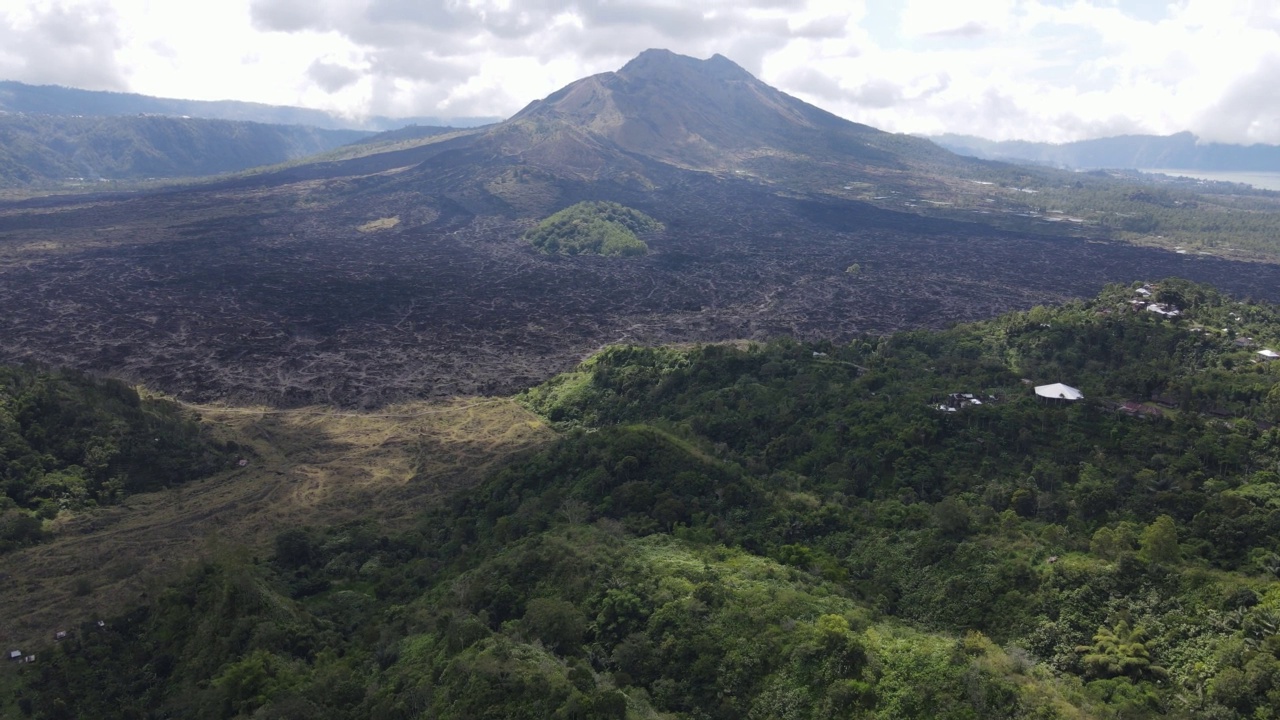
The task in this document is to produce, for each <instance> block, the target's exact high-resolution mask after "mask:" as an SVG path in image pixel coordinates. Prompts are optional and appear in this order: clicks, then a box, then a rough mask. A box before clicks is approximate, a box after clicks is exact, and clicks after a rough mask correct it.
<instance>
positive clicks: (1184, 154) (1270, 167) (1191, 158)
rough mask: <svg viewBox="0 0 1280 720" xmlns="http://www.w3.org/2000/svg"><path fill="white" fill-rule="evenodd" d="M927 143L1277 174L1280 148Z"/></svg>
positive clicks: (1000, 153) (1010, 154) (1141, 141)
mask: <svg viewBox="0 0 1280 720" xmlns="http://www.w3.org/2000/svg"><path fill="white" fill-rule="evenodd" d="M930 139H931V140H933V141H934V142H936V143H938V144H939V145H941V146H942V147H945V148H947V149H948V150H950V151H952V152H955V153H959V154H961V155H969V156H972V157H978V158H985V159H987V160H1003V161H1007V162H1030V163H1037V164H1041V165H1052V166H1054V167H1068V168H1077V169H1083V170H1094V169H1102V168H1132V169H1136V168H1168V169H1180V170H1218V171H1230V170H1235V171H1241V172H1246V171H1248V172H1280V146H1276V145H1247V146H1246V145H1226V144H1222V143H1202V142H1200V140H1199V138H1197V137H1196V136H1195V135H1193V134H1191V133H1189V132H1182V133H1178V134H1176V135H1168V136H1162V135H1120V136H1117V137H1109V138H1098V139H1096V140H1081V141H1079V142H1072V143H1063V144H1060V145H1059V144H1052V143H1035V142H1026V141H1022V140H1012V141H1005V142H996V141H993V140H985V139H983V138H979V137H973V136H971V135H937V136H934V137H932V138H930Z"/></svg>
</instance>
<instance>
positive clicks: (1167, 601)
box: [0, 280, 1280, 720]
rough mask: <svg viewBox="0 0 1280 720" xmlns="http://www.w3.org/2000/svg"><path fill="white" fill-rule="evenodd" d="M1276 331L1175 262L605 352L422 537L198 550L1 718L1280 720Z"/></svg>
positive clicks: (438, 510) (28, 685)
mask: <svg viewBox="0 0 1280 720" xmlns="http://www.w3.org/2000/svg"><path fill="white" fill-rule="evenodd" d="M1153 301H1154V302H1158V303H1160V304H1161V305H1162V306H1164V307H1166V308H1170V309H1178V310H1179V311H1180V314H1178V315H1169V314H1161V313H1156V312H1151V311H1149V310H1147V309H1146V304H1147V303H1149V302H1153ZM1278 344H1280V311H1278V310H1277V308H1276V307H1275V306H1271V305H1265V304H1257V303H1249V302H1237V301H1233V300H1231V299H1229V298H1227V297H1224V296H1222V295H1220V294H1219V293H1217V292H1216V291H1214V290H1212V289H1211V288H1207V287H1203V286H1199V285H1194V284H1191V283H1187V282H1185V281H1179V280H1166V281H1163V282H1160V283H1156V284H1153V285H1147V286H1142V287H1138V286H1136V285H1135V286H1129V287H1126V286H1118V285H1117V286H1112V287H1109V288H1107V289H1105V290H1104V291H1103V292H1102V294H1101V295H1100V296H1099V297H1098V298H1096V299H1094V300H1089V301H1084V302H1076V303H1071V304H1068V305H1065V306H1062V307H1058V308H1046V307H1037V308H1033V309H1031V310H1029V311H1027V312H1019V313H1011V314H1008V315H1005V316H1003V317H1000V318H997V319H994V320H991V321H987V322H982V323H975V324H971V325H963V326H957V327H954V328H950V329H948V330H945V331H941V332H933V331H919V332H909V333H899V334H897V335H894V336H891V337H885V338H877V337H861V338H857V339H855V340H853V341H852V342H850V343H848V344H845V345H835V344H833V343H828V342H824V343H818V344H802V343H797V342H794V341H785V340H784V341H776V342H772V343H768V344H763V345H752V346H748V347H745V348H737V347H730V346H723V345H709V346H702V347H692V348H684V349H646V348H626V347H622V348H610V349H608V350H606V351H604V352H601V353H599V354H598V355H596V356H595V357H593V358H592V359H590V360H589V361H588V362H586V363H584V364H583V365H582V366H581V367H579V368H578V369H577V370H576V371H575V372H573V373H571V374H568V375H564V376H562V377H560V378H557V379H555V380H552V381H550V382H548V383H545V384H543V385H541V386H539V387H537V388H533V389H531V390H529V391H527V392H526V393H524V394H523V395H522V396H521V400H522V402H524V403H525V404H526V405H527V406H529V407H531V408H533V409H535V410H536V411H538V412H540V413H543V414H544V415H545V416H546V417H547V418H548V419H550V420H552V421H553V422H555V423H556V425H557V426H558V427H559V428H561V429H562V430H563V434H562V436H561V439H560V441H558V442H556V443H552V444H550V445H548V446H545V447H543V448H541V449H539V450H538V451H537V452H535V453H532V454H530V455H526V456H522V457H520V458H519V459H517V460H515V461H513V462H512V464H510V465H508V466H507V467H505V468H503V469H501V470H500V471H498V472H496V473H494V474H493V475H492V476H491V477H489V478H488V479H487V480H486V481H484V482H483V483H482V484H480V485H478V486H475V487H470V488H467V489H465V490H463V491H461V492H459V493H458V494H457V495H455V496H454V497H453V498H451V499H450V500H449V501H447V502H443V503H440V504H438V505H435V506H433V507H431V508H429V509H428V510H427V512H426V513H425V514H424V515H423V516H422V518H421V519H420V520H419V522H418V523H417V524H416V526H415V527H413V528H406V529H405V530H403V531H402V532H399V533H396V534H383V533H384V532H386V531H385V530H384V529H383V528H379V527H378V526H377V525H376V524H375V523H374V522H372V521H368V522H366V523H362V524H352V525H346V526H341V527H332V528H327V529H313V528H299V527H295V528H290V529H289V530H286V531H285V532H284V533H282V534H281V535H280V536H279V537H278V538H277V539H276V543H275V548H274V553H272V555H271V557H269V558H268V557H266V556H264V555H263V554H261V553H260V554H259V555H258V557H257V559H255V560H254V561H253V562H252V563H250V562H249V561H248V560H247V559H245V558H243V557H242V558H240V559H236V558H234V557H226V558H220V559H218V560H216V561H213V562H210V563H208V564H206V565H205V566H202V567H200V568H197V569H196V570H195V571H194V572H193V573H192V574H191V575H189V576H188V577H187V578H186V579H184V580H182V581H180V582H179V583H177V584H175V585H173V586H171V587H170V588H169V589H168V590H165V591H164V592H161V593H157V594H154V595H153V596H152V599H151V600H150V605H149V606H148V607H146V608H143V609H140V610H138V611H136V612H134V613H131V614H128V615H124V616H120V617H118V618H114V619H111V620H108V621H107V622H106V623H105V624H104V626H101V627H100V626H98V625H96V623H88V624H86V625H84V626H82V627H80V628H79V629H76V630H74V631H73V632H72V633H71V636H70V637H68V638H64V639H63V640H62V641H60V642H59V643H57V644H55V645H53V646H50V647H45V648H37V650H38V653H37V654H38V656H39V657H40V661H39V663H38V664H36V665H27V664H22V665H18V664H15V665H13V666H12V667H13V668H14V671H13V672H14V677H16V678H17V679H16V680H15V681H14V682H13V683H12V685H11V687H12V689H11V690H10V691H9V692H7V693H3V692H0V716H4V717H10V716H12V717H32V718H62V717H67V716H68V715H67V711H66V707H68V706H71V704H72V703H74V707H75V708H76V709H77V711H78V712H79V714H80V715H81V716H84V717H144V716H146V717H149V716H153V715H154V716H158V715H159V714H160V713H161V712H164V713H167V714H168V716H172V717H192V718H206V717H207V718H221V717H262V718H288V717H299V718H303V717H305V718H348V717H350V718H365V717H378V718H393V719H404V720H409V719H410V718H440V719H442V720H443V719H444V718H471V717H474V718H486V717H489V718H530V719H531V720H532V719H534V718H538V719H541V718H556V717H560V718H584V719H585V718H612V719H614V720H639V719H641V718H663V719H666V718H671V719H673V720H674V719H676V718H690V719H692V718H700V719H706V720H740V719H742V718H746V719H748V720H751V719H752V718H759V719H761V720H763V719H766V718H767V719H769V720H772V719H773V718H827V717H839V718H874V719H877V720H900V719H903V718H931V719H932V718H955V719H956V720H973V719H975V718H983V719H984V720H985V719H987V718H1007V719H1009V720H1048V719H1050V718H1061V719H1063V720H1069V719H1071V720H1074V719H1083V718H1115V719H1121V718H1124V719H1133V720H1137V719H1142V718H1151V719H1152V720H1154V719H1156V718H1221V719H1223V720H1227V719H1236V718H1238V719H1241V720H1243V719H1246V718H1252V719H1255V720H1256V719H1258V718H1275V717H1276V713H1275V712H1274V710H1275V708H1277V707H1280V582H1278V581H1277V578H1280V541H1278V540H1277V538H1280V472H1277V470H1280V427H1277V425H1280V362H1269V361H1266V360H1264V359H1263V356H1260V355H1259V354H1258V351H1259V349H1262V348H1275V347H1277V345H1278ZM1051 381H1061V382H1068V383H1071V384H1072V385H1075V386H1078V387H1079V388H1081V389H1082V390H1083V392H1084V395H1085V398H1084V399H1083V400H1081V401H1079V402H1074V403H1066V402H1046V401H1044V400H1041V399H1037V397H1036V396H1035V394H1034V392H1033V390H1032V386H1034V385H1035V384H1037V383H1044V382H1051ZM968 395H972V396H973V397H972V398H968V397H967V396H968ZM969 400H979V401H980V402H979V403H973V402H970V401H969ZM962 401H963V402H962ZM948 407H951V408H954V409H953V410H947V409H946V408H948ZM1143 408H1146V410H1143ZM1154 408H1158V409H1159V410H1158V411H1156V410H1153V409H1154ZM0 682H3V676H0ZM4 689H5V688H4V686H3V685H0V690H4ZM6 697H7V698H11V699H10V700H5V699H4V698H6ZM6 703H8V704H6Z"/></svg>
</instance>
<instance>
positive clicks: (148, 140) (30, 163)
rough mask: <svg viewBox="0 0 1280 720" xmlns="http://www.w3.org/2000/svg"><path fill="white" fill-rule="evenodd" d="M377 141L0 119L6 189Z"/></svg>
mask: <svg viewBox="0 0 1280 720" xmlns="http://www.w3.org/2000/svg"><path fill="white" fill-rule="evenodd" d="M370 135H371V133H368V132H362V131H359V130H325V129H321V128H315V127H307V126H303V125H266V124H263V123H257V122H237V121H231V120H208V119H204V118H178V117H163V116H158V115H148V116H142V117H139V116H137V115H132V116H125V117H91V116H80V117H65V116H58V115H28V114H22V115H0V187H29V188H47V187H66V186H68V184H77V183H92V182H97V181H101V180H126V181H133V180H146V179H151V178H182V177H197V176H204V175H216V174H219V173H227V172H235V171H239V170H244V169H247V168H251V167H257V166H259V165H271V164H276V163H282V162H286V161H289V160H296V159H298V158H302V157H307V156H310V155H315V154H317V153H322V152H325V151H327V150H332V149H334V148H336V147H339V146H342V145H347V144H349V143H353V142H357V141H359V140H361V139H363V138H366V137H369V136H370Z"/></svg>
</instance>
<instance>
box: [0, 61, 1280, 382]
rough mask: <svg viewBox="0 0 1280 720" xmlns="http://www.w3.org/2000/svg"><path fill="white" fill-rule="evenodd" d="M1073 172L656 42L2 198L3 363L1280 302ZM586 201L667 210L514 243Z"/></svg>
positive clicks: (494, 356) (209, 356) (587, 343)
mask: <svg viewBox="0 0 1280 720" xmlns="http://www.w3.org/2000/svg"><path fill="white" fill-rule="evenodd" d="M1082 182H1083V183H1092V184H1093V186H1098V185H1099V184H1100V183H1103V182H1110V181H1106V180H1099V179H1096V178H1092V177H1088V176H1076V175H1071V174H1068V173H1061V172H1058V171H1052V170H1032V169H1025V168H1016V167H1013V166H1009V165H1002V164H999V163H991V162H987V161H980V160H972V159H965V158H960V157H958V156H956V155H953V154H951V153H949V152H947V151H945V150H943V149H941V148H939V147H938V146H936V145H933V144H932V143H930V142H928V141H926V140H922V139H918V138H913V137H909V136H905V135H898V134H892V133H886V132H882V131H880V130H877V129H875V128H871V127H868V126H866V125H860V124H858V123H854V122H850V121H848V120H844V119H841V118H839V117H837V116H835V115H833V114H831V113H828V112H826V111H824V110H821V109H819V108H817V107H814V106H812V105H809V104H807V103H805V102H802V101H800V100H798V99H796V98H794V97H791V96H789V95H787V94H786V93H783V92H781V91H779V90H777V89H775V88H772V87H770V86H769V85H767V84H765V83H763V82H761V81H760V80H758V79H756V78H755V77H753V76H752V75H751V74H750V73H748V72H747V71H745V70H744V69H743V68H741V67H739V66H738V65H736V64H734V63H733V62H731V61H730V60H728V59H726V58H724V57H721V56H719V55H716V56H713V57H711V58H708V59H705V60H698V59H694V58H689V57H684V56H681V55H677V54H674V53H671V52H668V51H665V50H649V51H646V52H644V53H642V54H641V55H639V56H638V57H636V58H635V59H634V60H632V61H631V62H629V63H627V64H626V65H625V66H624V67H622V68H621V69H619V70H618V71H616V72H610V73H603V74H600V75H594V76H591V77H587V78H584V79H582V80H579V81H577V82H574V83H571V84H570V85H568V86H566V87H564V88H562V89H561V90H559V91H557V92H555V93H552V94H551V95H549V96H547V97H546V98H543V99H541V100H537V101H535V102H532V103H530V104H529V105H528V106H527V107H525V108H524V109H523V110H521V111H520V112H519V113H517V114H516V115H515V116H513V117H512V118H510V119H508V120H506V121H504V122H502V123H498V124H495V125H491V126H488V127H485V128H480V129H470V130H461V131H456V132H449V133H443V134H435V135H431V136H430V137H426V136H417V135H415V133H413V132H398V133H394V134H391V135H386V136H380V137H377V136H376V137H374V138H373V139H371V140H370V141H368V142H366V143H364V144H362V145H357V146H352V147H349V148H347V149H345V150H343V151H341V152H339V153H336V154H331V155H329V156H326V157H323V158H317V159H315V160H313V161H311V162H305V163H299V164H296V165H293V166H290V167H286V168H268V169H265V170H260V171H257V172H252V173H246V174H242V175H238V176H234V177H230V178H224V179H221V180H217V181H214V182H208V183H204V184H198V185H188V186H182V187H175V188H169V189H162V190H156V191H147V192H139V193H132V194H110V195H76V196H68V197H52V198H42V199H34V200H27V201H22V202H13V201H10V202H0V306H2V307H4V308H5V309H6V312H5V313H3V314H0V360H9V361H13V360H20V359H23V360H25V359H31V360H38V361H43V362H50V363H56V364H60V365H69V366H73V367H77V368H80V369H85V370H91V371H96V372H102V373H107V374H112V375H117V376H121V377H124V378H126V379H129V380H132V381H135V382H142V383H145V384H147V385H148V386H151V387H154V388H156V389H159V390H163V391H167V392H169V393H172V394H174V395H176V396H178V397H180V398H183V399H188V400H194V401H212V400H223V401H229V402H256V403H267V404H272V405H289V406H292V405H300V404H314V403H324V404H329V405H339V406H347V407H378V406H383V405H385V404H387V403H390V402H396V401H399V400H406V399H412V398H421V397H448V396H456V395H475V394H490V393H509V392H513V391H517V390H519V389H522V388H525V387H528V386H529V385H531V384H533V383H537V382H540V381H542V380H544V379H546V378H548V377H550V376H551V375H552V374H554V373H556V372H560V371H563V370H567V369H569V368H571V367H573V366H574V364H576V363H577V362H579V361H580V360H581V359H582V358H583V357H585V356H587V355H588V354H590V353H591V352H593V351H595V350H597V349H599V348H600V347H602V346H604V345H606V344H609V343H619V342H622V343H644V344H652V343H669V342H717V341H730V340H744V339H746V340H768V339H772V338H778V337H797V338H802V339H808V340H830V341H836V342H840V341H845V340H849V339H851V338H855V337H858V336H859V335H861V334H862V333H880V332H888V331H893V330H897V329H901V328H911V327H924V326H933V327H936V326H940V325H946V324H949V323H954V322H957V321H964V320H971V319H978V318H985V317H990V316H992V315H994V314H997V313H999V312H1001V311H1005V310H1009V309H1015V308H1026V307H1031V306H1033V305H1036V304H1041V303H1047V302H1061V301H1064V300H1067V299H1071V298H1075V297H1081V296H1091V295H1094V294H1096V293H1097V292H1098V290H1099V289H1100V288H1101V287H1102V285H1103V284H1105V283H1107V282H1130V281H1132V280H1134V279H1135V278H1143V279H1148V278H1149V279H1155V278H1160V277H1165V276H1170V275H1179V276H1183V277H1188V278H1190V279H1194V280H1199V281H1204V282H1211V283H1214V284H1216V285H1218V286H1219V287H1222V288H1223V289H1226V290H1229V291H1233V292H1235V293H1237V294H1241V295H1250V296H1252V297H1257V298H1270V299H1280V296H1278V293H1280V290H1277V288H1280V282H1277V277H1276V270H1275V266H1273V265H1268V264H1263V263H1243V262H1231V261H1226V260H1221V259H1216V258H1210V257H1187V256H1182V255H1176V254H1174V253H1170V252H1164V251H1160V250H1154V249H1149V248H1139V247H1134V246H1129V245H1125V244H1123V243H1116V242H1110V241H1109V238H1108V237H1107V235H1106V230H1105V228H1102V227H1101V226H1099V225H1089V224H1078V225H1074V224H1069V223H1065V222H1059V223H1057V224H1052V223H1049V222H1047V221H1041V220H1037V219H1035V217H1034V212H1033V211H1032V209H1031V208H1030V206H1029V204H1028V203H1030V202H1035V201H1036V198H1039V197H1043V196H1040V195H1035V194H1031V193H1029V192H1028V191H1034V189H1033V188H1030V187H1029V186H1028V185H1029V184H1031V183H1038V185H1037V187H1040V188H1043V189H1045V190H1046V192H1047V191H1048V190H1051V189H1054V188H1064V187H1067V188H1069V187H1072V186H1074V185H1079V184H1080V183H1082ZM584 200H607V201H612V202H617V203H621V204H623V205H626V206H629V207H631V208H633V209H636V210H640V211H642V212H644V213H646V214H648V215H649V216H651V217H653V218H655V219H657V220H658V221H659V222H660V223H661V225H662V227H663V228H664V229H663V230H661V231H660V232H658V233H657V234H656V235H654V236H652V237H646V238H645V240H646V242H647V244H648V246H649V248H650V252H649V254H647V255H645V256H643V257H635V258H627V259H617V258H603V257H583V256H577V257H560V256H550V255H544V254H542V253H540V252H538V250H537V249H535V248H533V247H532V246H531V245H530V244H529V243H527V242H526V241H525V240H523V236H524V234H525V232H526V231H528V230H529V228H530V227H532V226H533V225H534V224H535V223H537V222H538V221H539V220H541V219H542V218H545V217H546V216H548V215H550V214H552V213H554V212H556V211H558V210H561V209H563V208H565V207H568V206H570V205H572V204H574V203H577V202H579V201H584ZM1203 210H1204V206H1203V205H1201V206H1200V207H1199V208H1197V212H1201V211H1203ZM1001 223H1003V224H1001ZM1064 268H1069V269H1070V271H1069V272H1064V271H1063V269H1064Z"/></svg>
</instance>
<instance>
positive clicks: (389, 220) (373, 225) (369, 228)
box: [356, 215, 400, 233]
mask: <svg viewBox="0 0 1280 720" xmlns="http://www.w3.org/2000/svg"><path fill="white" fill-rule="evenodd" d="M399 224H400V216H399V215H396V216H393V217H384V218H378V219H377V220H370V221H369V222H367V223H365V224H363V225H361V226H360V227H358V228H356V230H359V231H360V232H362V233H371V232H377V231H378V230H390V229H391V228H393V227H395V226H397V225H399Z"/></svg>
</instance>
